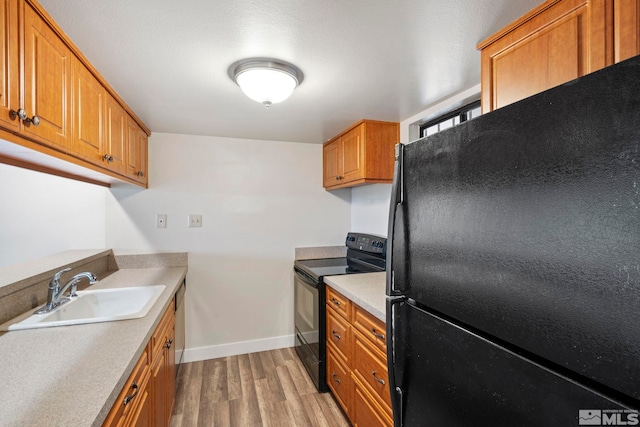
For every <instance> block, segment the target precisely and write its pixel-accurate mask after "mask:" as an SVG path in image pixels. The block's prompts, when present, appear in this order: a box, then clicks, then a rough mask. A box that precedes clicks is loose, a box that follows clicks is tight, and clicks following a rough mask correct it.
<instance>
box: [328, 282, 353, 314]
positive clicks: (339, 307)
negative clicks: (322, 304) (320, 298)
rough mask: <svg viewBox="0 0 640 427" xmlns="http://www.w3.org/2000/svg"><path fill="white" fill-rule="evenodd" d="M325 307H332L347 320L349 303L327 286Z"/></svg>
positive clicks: (349, 308)
mask: <svg viewBox="0 0 640 427" xmlns="http://www.w3.org/2000/svg"><path fill="white" fill-rule="evenodd" d="M327 305H328V306H329V307H332V308H333V309H334V310H335V311H336V312H337V313H339V314H340V315H341V316H342V317H344V318H345V319H347V320H349V314H350V312H351V301H350V300H349V299H348V298H346V297H344V296H343V295H342V294H340V293H339V292H337V291H335V290H334V289H331V288H330V287H329V286H327Z"/></svg>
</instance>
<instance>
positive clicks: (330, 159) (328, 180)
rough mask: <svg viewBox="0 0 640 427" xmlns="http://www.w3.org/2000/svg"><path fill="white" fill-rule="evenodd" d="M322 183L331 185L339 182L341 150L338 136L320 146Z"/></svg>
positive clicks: (326, 185) (325, 185) (327, 185)
mask: <svg viewBox="0 0 640 427" xmlns="http://www.w3.org/2000/svg"><path fill="white" fill-rule="evenodd" d="M322 163H323V165H324V167H323V173H322V185H323V186H324V187H331V186H334V185H337V184H339V183H340V179H341V174H342V150H341V146H340V138H338V139H335V140H333V141H331V142H328V143H327V144H325V145H324V146H323V147H322Z"/></svg>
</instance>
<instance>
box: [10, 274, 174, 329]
mask: <svg viewBox="0 0 640 427" xmlns="http://www.w3.org/2000/svg"><path fill="white" fill-rule="evenodd" d="M164 289H165V286H163V285H154V286H135V287H128V288H112V289H96V290H84V291H78V296H77V297H76V298H73V299H72V300H71V301H69V302H67V303H65V304H63V305H61V306H60V307H58V308H56V309H54V310H52V311H50V312H48V313H44V314H33V313H32V312H28V313H25V314H23V315H21V316H18V317H16V318H15V319H13V320H10V321H9V322H7V323H5V324H3V325H0V331H16V330H20V329H33V328H49V327H53V326H67V325H79V324H84V323H99V322H111V321H114V320H126V319H136V318H140V317H144V316H146V315H147V313H148V312H149V310H150V309H151V307H153V304H155V302H156V301H157V299H158V297H159V296H160V294H161V293H162V291H164Z"/></svg>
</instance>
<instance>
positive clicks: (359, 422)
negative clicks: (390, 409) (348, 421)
mask: <svg viewBox="0 0 640 427" xmlns="http://www.w3.org/2000/svg"><path fill="white" fill-rule="evenodd" d="M353 397H354V398H353V411H354V414H353V421H354V423H353V425H354V426H356V427H378V426H380V427H391V426H393V421H392V420H391V418H390V417H389V416H388V415H387V414H385V413H384V411H383V410H382V408H380V407H379V406H378V405H377V404H376V403H375V402H374V401H373V400H372V399H371V397H370V396H369V394H368V393H367V391H366V390H365V389H364V388H362V387H361V385H360V384H359V383H358V381H357V380H356V381H355V387H354V393H353Z"/></svg>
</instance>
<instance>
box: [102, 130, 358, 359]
mask: <svg viewBox="0 0 640 427" xmlns="http://www.w3.org/2000/svg"><path fill="white" fill-rule="evenodd" d="M321 171H322V146H321V145H316V144H300V143H288V142H273V141H254V140H242V139H230V138H218V137H203V136H191V135H174V134H160V133H154V134H153V136H152V137H151V139H150V142H149V176H150V186H149V189H148V190H144V191H143V190H138V189H134V188H132V187H130V186H126V187H124V186H123V187H117V188H112V189H111V192H110V196H109V197H108V200H107V245H108V246H109V247H112V248H113V249H114V251H115V252H116V253H117V254H122V253H131V252H150V251H151V252H160V251H186V252H189V273H188V276H187V286H188V296H187V348H188V349H191V350H187V352H186V353H185V357H190V358H191V360H193V359H197V358H205V357H217V356H219V355H223V354H230V353H234V352H237V353H240V352H243V351H244V350H246V349H251V350H255V349H260V348H269V347H273V346H278V345H291V344H292V338H291V335H292V334H293V272H292V268H293V258H294V248H295V247H302V246H325V245H326V246H334V245H342V244H343V241H344V236H345V234H346V233H347V231H349V230H350V227H351V223H350V221H351V217H350V212H351V208H350V202H351V192H350V190H339V191H332V192H327V191H325V190H324V189H323V188H322V172H321ZM157 213H164V214H166V215H167V217H168V218H167V228H166V229H156V228H155V215H156V214H157ZM188 214H202V216H203V227H202V228H187V215H188ZM279 337H280V338H279Z"/></svg>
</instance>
